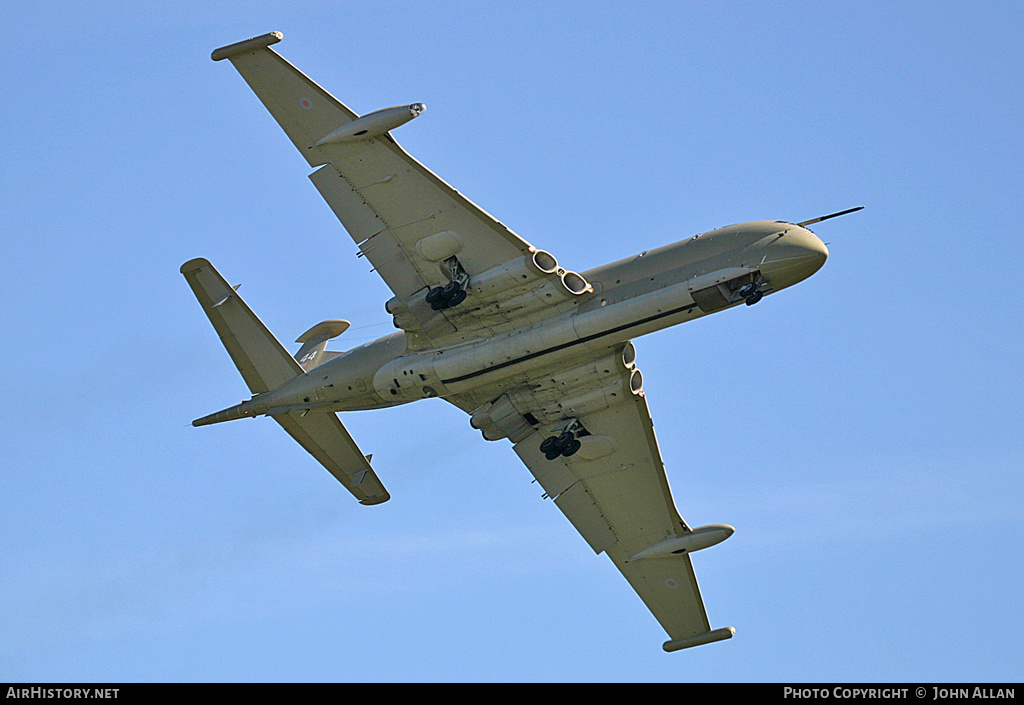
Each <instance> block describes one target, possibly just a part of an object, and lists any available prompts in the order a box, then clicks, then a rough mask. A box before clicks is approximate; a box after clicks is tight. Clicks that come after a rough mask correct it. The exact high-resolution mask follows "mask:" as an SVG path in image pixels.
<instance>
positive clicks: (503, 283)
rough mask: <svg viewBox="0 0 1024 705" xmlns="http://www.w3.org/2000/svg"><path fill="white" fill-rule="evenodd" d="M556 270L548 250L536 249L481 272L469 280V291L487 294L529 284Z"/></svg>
mask: <svg viewBox="0 0 1024 705" xmlns="http://www.w3.org/2000/svg"><path fill="white" fill-rule="evenodd" d="M557 272H558V260H556V259H555V258H554V256H553V255H552V254H551V253H550V252H545V251H544V250H537V251H536V252H533V253H532V254H529V255H524V256H523V257H521V258H520V259H517V260H514V261H512V262H509V263H508V264H503V265H500V266H498V267H494V268H492V269H488V270H487V271H486V272H482V273H481V274H478V275H476V276H474V277H471V278H470V280H469V291H470V292H471V293H474V294H481V295H484V296H486V295H488V294H496V293H498V292H502V291H507V290H508V289H514V288H516V287H519V286H523V285H525V284H529V283H530V282H531V281H534V280H535V279H539V278H540V277H543V276H550V275H553V274H555V273H557Z"/></svg>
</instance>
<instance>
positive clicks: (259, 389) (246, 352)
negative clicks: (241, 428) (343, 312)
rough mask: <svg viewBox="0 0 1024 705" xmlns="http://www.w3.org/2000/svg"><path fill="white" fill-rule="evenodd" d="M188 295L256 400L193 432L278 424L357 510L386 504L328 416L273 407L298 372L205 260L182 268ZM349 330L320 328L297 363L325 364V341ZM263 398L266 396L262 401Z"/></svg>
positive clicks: (305, 338) (365, 459)
mask: <svg viewBox="0 0 1024 705" xmlns="http://www.w3.org/2000/svg"><path fill="white" fill-rule="evenodd" d="M181 273H182V274H184V275H185V280H186V281H188V284H189V286H191V287H192V291H193V292H195V295H196V298H197V299H199V304H200V305H201V306H202V307H203V311H204V312H205V313H206V316H207V318H209V319H210V323H212V324H213V327H214V329H216V331H217V334H218V335H219V336H220V340H221V342H222V343H224V347H225V348H227V351H228V354H229V355H230V356H231V359H232V361H233V362H234V363H235V367H237V368H238V371H239V372H240V373H241V374H242V379H244V380H245V383H246V384H247V385H248V386H249V391H251V392H252V393H253V395H254V397H253V398H252V399H250V400H248V401H243V402H242V403H241V404H236V405H235V406H232V407H229V408H227V409H224V410H222V411H218V412H216V413H214V414H210V415H209V416H204V417H203V418H201V419H196V420H195V421H193V422H192V424H193V425H194V426H206V425H208V424H213V423H220V422H222V421H230V420H232V419H240V418H245V417H252V416H258V415H268V416H271V417H273V419H274V420H275V421H277V422H278V423H279V424H281V427H282V428H284V430H285V431H287V432H288V435H290V436H291V437H292V438H294V439H295V440H296V441H298V443H299V445H301V446H302V447H303V448H305V449H306V450H307V451H308V452H309V453H310V454H311V455H312V456H313V457H314V458H316V459H317V460H318V461H320V464H321V465H323V466H324V467H325V468H327V470H328V472H330V473H331V474H332V475H334V477H335V478H337V480H338V481H339V482H340V483H341V484H343V485H344V486H345V487H346V489H348V491H349V492H351V493H352V494H353V495H355V497H356V499H358V500H359V502H360V503H361V504H380V503H381V502H386V501H387V500H388V499H390V495H389V494H388V491H387V490H386V489H384V485H383V484H381V481H380V479H379V478H378V477H377V475H376V473H374V471H373V468H371V467H370V458H369V456H366V455H363V453H362V451H360V450H359V447H358V446H357V445H356V443H355V441H354V440H352V436H350V435H349V433H348V431H346V430H345V427H344V426H343V425H342V424H341V421H340V420H338V416H337V414H334V413H332V412H324V411H321V412H316V411H315V410H314V409H311V408H308V407H307V408H304V409H301V410H296V409H294V408H293V407H287V406H284V407H276V406H273V403H272V402H271V401H269V400H270V399H273V397H274V395H272V394H268V393H269V392H273V391H274V390H275V389H278V388H280V387H281V386H282V385H284V384H286V383H288V382H290V381H291V380H293V379H295V378H296V377H298V376H300V375H304V374H305V372H304V371H303V368H302V366H301V365H300V363H299V361H298V360H296V358H295V357H293V356H292V355H291V354H289V352H288V351H287V350H285V349H284V346H283V345H281V343H280V342H279V341H278V340H277V338H275V337H274V336H273V334H272V333H271V332H270V331H269V330H267V327H266V326H265V325H263V322H262V321H260V319H259V318H257V317H256V314H255V313H253V312H252V309H250V308H249V306H248V305H247V304H246V303H245V301H243V300H242V298H241V297H240V296H239V295H238V292H237V291H236V289H237V287H232V286H231V285H229V284H228V283H227V281H226V280H225V279H224V277H222V276H221V275H220V273H219V272H218V271H217V270H216V269H214V268H213V265H211V264H210V263H209V262H208V261H206V260H205V259H201V258H200V259H193V260H189V261H188V262H186V263H185V264H183V265H181ZM346 328H348V322H347V321H341V320H332V321H324V322H323V323H320V324H318V325H316V326H314V327H313V328H311V329H310V330H308V331H307V332H306V333H304V334H303V335H302V336H301V337H300V338H299V341H298V342H301V343H303V344H304V345H303V348H302V349H301V350H300V351H299V355H298V357H299V358H300V359H302V358H305V363H306V366H307V367H308V368H312V367H313V366H314V365H317V364H320V363H322V362H324V361H325V359H324V358H325V356H329V355H330V353H326V352H325V351H324V347H325V346H326V344H327V340H328V339H330V338H332V337H334V336H335V335H338V334H340V333H341V332H342V331H344V330H345V329H346ZM264 394H266V395H267V396H261V395H264Z"/></svg>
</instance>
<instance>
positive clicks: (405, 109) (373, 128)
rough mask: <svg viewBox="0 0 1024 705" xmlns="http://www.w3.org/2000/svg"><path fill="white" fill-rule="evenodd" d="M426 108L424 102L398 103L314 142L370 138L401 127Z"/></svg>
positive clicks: (365, 116)
mask: <svg viewBox="0 0 1024 705" xmlns="http://www.w3.org/2000/svg"><path fill="white" fill-rule="evenodd" d="M426 109H427V106H425V105H424V104H423V103H412V104H410V105H396V106H395V107H393V108H384V109H383V110H377V111H375V112H372V113H367V114H366V115H363V116H362V117H360V118H356V119H355V120H353V121H352V122H348V123H345V124H344V125H342V126H341V127H339V128H338V129H336V130H334V131H333V132H331V133H330V134H328V135H326V136H324V137H321V138H320V139H319V140H317V141H316V142H314V143H313V146H314V147H322V146H323V145H325V144H337V143H342V142H353V141H356V140H365V139H370V138H371V137H376V136H377V135H382V134H384V133H385V132H387V131H389V130H393V129H395V128H396V127H400V126H402V125H404V124H405V123H407V122H409V121H410V120H412V119H413V118H416V117H419V116H420V115H422V114H423V111H424V110H426Z"/></svg>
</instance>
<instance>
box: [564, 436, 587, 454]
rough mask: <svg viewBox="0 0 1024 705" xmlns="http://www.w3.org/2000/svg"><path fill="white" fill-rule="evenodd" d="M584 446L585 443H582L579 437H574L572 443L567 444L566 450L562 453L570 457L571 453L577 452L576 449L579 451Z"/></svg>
mask: <svg viewBox="0 0 1024 705" xmlns="http://www.w3.org/2000/svg"><path fill="white" fill-rule="evenodd" d="M582 446H583V444H582V443H580V442H579V441H578V440H577V439H575V438H574V439H572V443H570V444H569V445H567V446H566V447H565V450H563V451H562V455H564V456H565V457H566V458H568V457H569V456H570V455H573V454H575V453H576V451H578V450H579V449H580V448H581V447H582Z"/></svg>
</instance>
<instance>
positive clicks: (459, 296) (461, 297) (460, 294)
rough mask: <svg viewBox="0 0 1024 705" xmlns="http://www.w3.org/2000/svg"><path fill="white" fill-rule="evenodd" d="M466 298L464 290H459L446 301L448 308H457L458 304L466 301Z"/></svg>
mask: <svg viewBox="0 0 1024 705" xmlns="http://www.w3.org/2000/svg"><path fill="white" fill-rule="evenodd" d="M466 296H467V294H466V290H465V289H459V290H458V291H456V292H455V293H454V294H452V297H451V298H450V299H448V308H451V307H453V306H458V305H459V304H461V303H462V302H463V301H465V300H466Z"/></svg>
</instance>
